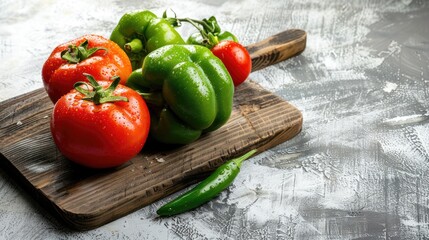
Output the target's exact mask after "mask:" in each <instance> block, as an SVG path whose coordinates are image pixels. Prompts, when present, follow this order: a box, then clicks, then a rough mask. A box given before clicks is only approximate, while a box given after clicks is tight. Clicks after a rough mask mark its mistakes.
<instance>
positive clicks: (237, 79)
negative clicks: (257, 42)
mask: <svg viewBox="0 0 429 240" xmlns="http://www.w3.org/2000/svg"><path fill="white" fill-rule="evenodd" d="M211 51H212V52H213V54H214V55H216V56H217V57H218V58H220V60H222V62H223V64H224V65H225V67H226V69H227V70H228V72H229V74H230V75H231V77H232V80H233V81H234V86H238V85H240V84H241V83H242V82H244V81H245V80H246V79H247V77H248V76H249V74H250V71H251V70H252V59H251V58H250V55H249V52H247V50H246V48H244V47H243V46H242V45H241V44H240V43H237V42H234V41H220V42H219V43H218V44H216V45H215V46H214V47H213V48H212V49H211Z"/></svg>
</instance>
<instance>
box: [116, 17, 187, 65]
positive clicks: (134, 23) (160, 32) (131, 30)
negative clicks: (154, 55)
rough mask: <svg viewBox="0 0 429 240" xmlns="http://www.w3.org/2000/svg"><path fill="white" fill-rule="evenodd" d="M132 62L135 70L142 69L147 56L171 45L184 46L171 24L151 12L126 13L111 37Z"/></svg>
mask: <svg viewBox="0 0 429 240" xmlns="http://www.w3.org/2000/svg"><path fill="white" fill-rule="evenodd" d="M110 40H112V41H114V42H116V43H117V44H118V45H119V46H120V47H121V48H122V49H123V50H125V52H126V53H127V55H128V57H129V58H130V60H131V64H132V67H133V70H136V69H138V68H141V66H142V63H143V59H144V58H145V56H146V55H147V54H148V53H150V52H152V51H153V50H155V49H157V48H160V47H162V46H165V45H169V44H184V43H185V41H184V40H183V39H182V37H181V36H180V34H179V33H178V32H177V31H176V30H175V29H174V27H173V26H172V24H171V22H169V21H168V20H167V19H164V18H158V17H157V16H156V15H155V14H154V13H152V12H151V11H148V10H145V11H137V12H130V13H125V14H124V15H123V16H122V17H121V19H120V20H119V22H118V24H117V26H116V27H115V28H114V30H113V32H112V34H111V35H110Z"/></svg>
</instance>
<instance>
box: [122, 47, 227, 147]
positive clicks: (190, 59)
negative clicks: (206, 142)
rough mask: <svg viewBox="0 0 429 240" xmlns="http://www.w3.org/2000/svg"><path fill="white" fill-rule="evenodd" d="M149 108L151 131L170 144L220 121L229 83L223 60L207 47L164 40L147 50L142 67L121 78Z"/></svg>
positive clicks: (210, 128) (190, 137)
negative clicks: (125, 78) (165, 41)
mask: <svg viewBox="0 0 429 240" xmlns="http://www.w3.org/2000/svg"><path fill="white" fill-rule="evenodd" d="M126 85H127V86H130V87H131V88H133V89H135V90H137V91H139V92H140V93H141V95H142V96H143V98H144V99H146V101H147V103H148V104H149V109H150V111H151V130H150V134H151V136H153V137H154V138H155V139H156V140H158V141H160V142H163V143H169V144H187V143H190V142H193V141H195V140H196V139H198V138H199V137H200V135H201V134H202V133H203V132H209V131H214V130H216V129H218V128H219V127H221V126H222V125H223V124H225V123H226V122H227V121H228V119H229V116H230V115H231V112H232V104H233V95H234V85H233V82H232V79H231V76H230V75H229V73H228V70H227V69H226V68H225V66H224V65H223V63H222V61H221V60H220V59H219V58H217V57H216V56H215V55H213V53H212V52H211V51H210V50H209V49H208V48H206V47H203V46H198V45H168V46H164V47H161V48H159V49H156V50H155V51H153V52H151V53H150V54H148V55H147V56H146V58H145V59H144V62H143V67H142V70H141V72H140V71H139V70H136V71H134V72H133V73H132V74H131V76H130V77H129V79H128V80H127V83H126Z"/></svg>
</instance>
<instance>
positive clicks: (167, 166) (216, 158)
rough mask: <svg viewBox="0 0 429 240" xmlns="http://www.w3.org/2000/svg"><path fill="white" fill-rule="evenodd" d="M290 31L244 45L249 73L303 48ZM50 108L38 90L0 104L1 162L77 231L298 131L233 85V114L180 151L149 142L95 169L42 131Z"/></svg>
mask: <svg viewBox="0 0 429 240" xmlns="http://www.w3.org/2000/svg"><path fill="white" fill-rule="evenodd" d="M296 32H297V31H296V30H295V31H285V32H283V33H281V34H278V35H276V36H273V37H272V38H269V39H268V40H265V41H263V42H261V43H260V44H254V45H251V46H250V47H249V48H248V49H249V52H250V53H251V54H252V60H256V63H257V64H255V65H253V66H254V67H256V70H257V69H261V68H264V67H267V66H269V65H271V64H274V63H277V62H279V61H283V60H285V59H287V58H289V57H292V56H294V55H296V53H297V52H296V51H295V50H294V49H295V48H294V47H293V46H294V45H295V44H298V45H300V46H299V49H300V51H302V50H303V46H302V44H303V40H302V38H303V37H302V35H303V34H305V32H304V31H299V33H300V34H296ZM297 40H299V42H297ZM284 46H288V47H284ZM304 47H305V38H304ZM259 59H268V61H265V60H263V61H259ZM52 107H53V104H52V103H51V102H50V100H49V98H47V95H46V94H45V91H44V90H43V89H39V90H36V91H34V92H31V93H29V94H25V95H23V96H19V97H16V98H13V99H11V100H8V101H6V102H3V103H2V104H1V109H3V110H2V111H1V112H0V119H1V122H0V135H2V136H3V137H2V139H1V140H0V144H1V148H0V153H1V154H2V155H1V158H2V161H1V163H2V164H3V165H4V166H5V167H6V168H8V169H9V170H10V171H11V173H13V174H14V175H15V176H16V177H17V178H19V179H20V180H21V181H22V182H23V183H24V184H25V185H26V186H27V188H28V189H29V190H30V191H31V192H33V193H34V195H36V196H37V199H38V200H40V201H41V202H43V204H44V205H45V206H47V207H48V208H53V209H54V210H55V212H57V213H58V215H59V216H60V217H61V218H62V219H64V220H65V221H66V222H67V223H68V224H69V225H71V226H73V227H74V228H77V229H90V228H94V227H98V226H100V225H103V224H105V223H107V222H110V221H112V220H114V219H116V218H118V217H121V216H124V215H126V214H128V213H130V212H132V211H135V210H136V209H139V208H141V207H143V206H146V205H148V204H151V203H152V202H154V201H156V200H158V199H160V198H162V197H165V196H166V195H169V194H171V193H174V192H176V191H178V190H181V189H183V188H184V187H186V186H188V185H190V184H192V183H195V182H196V181H198V180H200V179H201V178H202V177H204V176H206V175H207V174H208V173H210V172H211V171H213V170H214V169H215V168H216V167H218V166H219V165H220V164H222V163H223V162H224V161H226V160H228V159H231V158H233V157H236V156H239V155H242V154H244V153H245V152H247V151H249V150H251V149H254V148H257V149H258V150H259V152H261V151H264V150H266V149H268V148H271V147H273V146H276V145H278V144H279V143H282V142H284V141H286V140H288V139H290V138H292V137H294V136H295V135H296V134H297V133H298V132H299V131H300V130H301V127H302V115H301V113H300V111H299V110H298V109H296V108H295V107H293V106H292V105H290V104H288V103H287V102H285V101H283V100H282V99H280V98H279V97H276V96H274V95H273V94H272V93H270V92H268V91H266V90H263V89H262V88H261V87H259V86H258V85H256V84H255V83H252V82H248V83H246V84H242V85H241V86H240V87H239V88H236V92H235V98H234V110H233V113H232V115H231V117H230V120H229V121H228V123H227V124H226V125H225V126H223V127H222V128H221V129H219V130H218V131H215V132H212V133H209V134H206V135H203V137H202V138H201V139H199V140H198V141H197V142H195V143H192V144H189V145H186V146H166V145H160V144H159V143H156V142H154V141H149V142H148V143H147V144H146V146H145V148H144V149H143V150H142V152H141V154H139V155H138V156H136V157H135V158H133V159H132V160H131V161H130V162H127V163H126V164H124V165H122V166H120V167H118V168H115V169H109V170H97V171H95V170H91V169H86V168H82V167H80V166H77V165H75V164H73V163H71V162H69V161H68V160H67V159H65V158H64V157H63V156H62V155H61V154H60V153H59V152H58V149H57V148H56V146H55V144H54V142H53V140H52V137H51V133H50V131H49V121H50V114H51V111H52ZM17 119H19V120H17Z"/></svg>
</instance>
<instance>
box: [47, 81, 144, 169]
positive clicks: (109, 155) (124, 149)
mask: <svg viewBox="0 0 429 240" xmlns="http://www.w3.org/2000/svg"><path fill="white" fill-rule="evenodd" d="M111 83H112V82H109V81H99V82H98V84H99V85H100V86H101V88H100V89H102V90H103V89H108V86H109V84H111ZM112 95H113V96H114V97H116V98H119V100H118V99H116V100H115V101H111V102H109V101H108V102H103V103H98V104H97V102H95V101H91V100H86V99H87V96H85V95H84V94H82V93H81V92H79V91H77V90H72V91H70V92H69V93H68V94H66V95H64V96H62V97H61V98H60V99H59V100H58V101H57V103H56V104H55V107H54V110H53V113H52V118H51V133H52V136H53V139H54V142H55V144H56V145H57V147H58V149H59V150H60V152H61V153H62V154H63V155H64V156H65V157H66V158H67V159H69V160H71V161H73V162H75V163H77V164H80V165H83V166H86V167H90V168H110V167H116V166H119V165H121V164H123V163H125V162H127V161H128V160H130V159H131V158H133V157H134V156H135V155H136V154H138V153H139V152H140V150H141V149H142V147H143V146H144V144H145V142H146V139H147V136H148V132H149V125H150V116H149V111H148V108H147V106H146V103H145V102H144V100H143V99H142V97H141V96H140V95H139V94H138V93H137V92H136V91H134V90H132V89H131V88H128V87H126V86H123V85H121V84H119V85H117V86H116V88H115V89H114V91H113V92H112ZM88 96H91V95H88ZM103 96H105V95H103ZM103 96H102V97H103ZM121 99H122V100H121ZM125 99H126V101H125Z"/></svg>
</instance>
